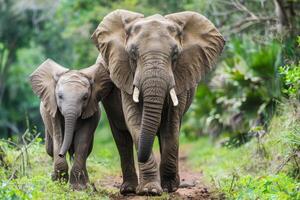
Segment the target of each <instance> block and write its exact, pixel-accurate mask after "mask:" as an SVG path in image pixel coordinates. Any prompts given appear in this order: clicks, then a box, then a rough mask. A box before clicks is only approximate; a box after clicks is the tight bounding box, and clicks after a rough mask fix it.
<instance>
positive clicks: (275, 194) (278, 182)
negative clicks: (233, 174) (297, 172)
mask: <svg viewBox="0 0 300 200" xmlns="http://www.w3.org/2000/svg"><path fill="white" fill-rule="evenodd" d="M223 189H224V190H228V191H232V192H231V194H230V198H233V199H262V200H263V199H266V200H267V199H281V200H285V199H286V200H288V199H300V193H299V189H300V184H299V182H297V181H295V180H294V179H293V178H291V177H289V176H287V175H286V174H283V173H280V174H278V175H269V176H262V177H252V176H250V175H248V176H247V175H246V176H244V177H241V178H239V179H238V180H237V181H236V182H235V183H234V185H226V186H225V187H224V188H223Z"/></svg>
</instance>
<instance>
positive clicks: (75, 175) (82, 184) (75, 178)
mask: <svg viewBox="0 0 300 200" xmlns="http://www.w3.org/2000/svg"><path fill="white" fill-rule="evenodd" d="M88 182H89V177H88V175H87V172H86V170H83V169H78V168H72V170H71V175H70V184H71V186H72V188H73V189H74V190H84V189H86V188H87V183H88Z"/></svg>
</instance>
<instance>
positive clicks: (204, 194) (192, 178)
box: [99, 151, 216, 200]
mask: <svg viewBox="0 0 300 200" xmlns="http://www.w3.org/2000/svg"><path fill="white" fill-rule="evenodd" d="M156 159H157V160H159V154H156ZM179 174H180V178H181V185H180V188H179V189H178V190H177V191H176V192H174V193H170V194H169V195H163V196H161V197H143V196H122V195H120V194H119V193H118V192H114V194H112V195H111V199H116V200H121V199H122V200H123V199H126V200H127V199H128V200H144V199H195V200H204V199H216V198H214V197H213V196H212V194H211V193H210V191H209V188H208V187H207V186H204V185H203V183H201V182H202V181H201V179H202V176H203V175H202V173H200V172H195V171H192V170H191V169H190V167H189V166H188V164H187V153H186V152H185V151H181V152H180V156H179ZM100 182H101V183H100ZM121 183H122V177H121V176H116V177H106V178H105V179H104V180H99V186H100V187H104V188H106V189H108V190H111V191H118V189H119V187H120V185H121Z"/></svg>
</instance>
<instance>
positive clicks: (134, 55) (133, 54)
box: [129, 45, 138, 60]
mask: <svg viewBox="0 0 300 200" xmlns="http://www.w3.org/2000/svg"><path fill="white" fill-rule="evenodd" d="M129 54H130V57H131V58H132V59H133V60H137V57H138V52H137V47H136V46H134V45H133V46H132V47H131V48H130V50H129Z"/></svg>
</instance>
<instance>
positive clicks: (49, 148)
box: [45, 129, 53, 158]
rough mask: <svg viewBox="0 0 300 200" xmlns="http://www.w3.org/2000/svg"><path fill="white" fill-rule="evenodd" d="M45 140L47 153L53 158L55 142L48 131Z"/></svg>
mask: <svg viewBox="0 0 300 200" xmlns="http://www.w3.org/2000/svg"><path fill="white" fill-rule="evenodd" d="M45 140H46V141H45V143H46V144H45V145H46V152H47V154H48V155H49V156H51V157H52V158H53V140H52V137H51V136H50V134H49V132H48V130H47V129H46V130H45Z"/></svg>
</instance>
